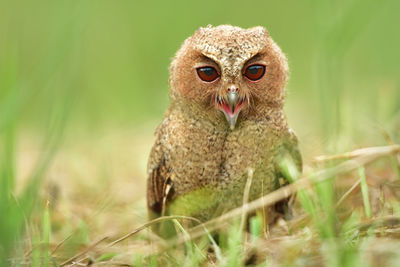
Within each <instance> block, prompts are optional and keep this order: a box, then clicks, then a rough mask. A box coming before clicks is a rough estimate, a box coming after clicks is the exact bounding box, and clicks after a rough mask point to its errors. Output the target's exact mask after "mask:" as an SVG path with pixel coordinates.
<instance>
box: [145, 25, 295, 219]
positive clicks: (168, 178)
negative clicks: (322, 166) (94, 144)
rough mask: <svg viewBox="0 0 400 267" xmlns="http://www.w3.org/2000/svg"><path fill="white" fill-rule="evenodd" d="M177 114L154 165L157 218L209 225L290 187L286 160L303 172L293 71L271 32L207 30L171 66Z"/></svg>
mask: <svg viewBox="0 0 400 267" xmlns="http://www.w3.org/2000/svg"><path fill="white" fill-rule="evenodd" d="M169 70H170V79H169V84H170V102H171V103H170V106H169V108H168V109H167V111H166V112H165V115H164V120H163V121H162V123H161V124H160V125H159V127H158V128H157V130H156V141H155V144H154V146H153V148H152V150H151V154H150V159H149V162H148V180H147V205H148V211H149V218H150V219H154V218H156V217H158V216H162V215H185V216H191V217H195V218H197V219H199V220H201V221H207V220H209V219H211V218H213V217H216V216H219V215H221V214H222V213H224V212H226V211H228V210H231V209H233V208H236V207H238V206H240V205H242V204H243V195H244V189H245V185H246V181H247V179H249V177H250V175H251V179H252V180H251V186H250V190H249V194H248V195H249V199H248V200H249V201H251V200H254V199H257V198H259V197H262V196H263V195H265V194H268V193H270V192H271V191H273V190H276V189H277V188H279V187H280V186H281V185H282V179H281V178H282V177H283V176H282V174H281V171H280V169H279V164H278V163H279V160H280V158H281V157H282V156H283V155H290V156H291V158H292V159H293V160H294V162H295V163H296V165H297V167H298V168H299V170H300V169H301V164H302V163H301V156H300V153H299V150H298V144H297V138H296V136H295V134H294V133H293V131H292V130H291V129H290V128H289V127H288V125H287V123H286V117H285V114H284V111H283V104H284V98H285V84H286V81H287V79H288V66H287V60H286V57H285V55H284V54H283V53H282V51H281V49H280V48H279V47H278V45H277V44H276V43H275V42H274V41H273V40H272V39H271V37H270V36H269V34H268V32H267V31H266V30H265V29H264V28H263V27H254V28H249V29H242V28H239V27H234V26H230V25H221V26H217V27H211V26H208V27H206V28H200V29H199V30H197V31H196V32H195V33H194V34H193V36H191V37H189V38H188V39H186V40H185V41H184V43H183V45H182V47H181V48H180V49H179V50H178V52H177V53H176V56H175V57H174V59H173V60H172V63H171V66H170V69H169Z"/></svg>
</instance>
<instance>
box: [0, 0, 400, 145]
mask: <svg viewBox="0 0 400 267" xmlns="http://www.w3.org/2000/svg"><path fill="white" fill-rule="evenodd" d="M399 11H400V2H399V1H395V0H386V1H372V0H366V1H360V0H353V1H344V0H337V1H317V0H308V1H306V0H304V1H251V2H246V1H208V0H204V1H196V2H195V1H191V2H189V1H173V2H172V1H133V0H132V1H128V0H120V1H115V0H114V1H111V0H98V1H78V0H58V1H50V0H45V1H43V0H40V1H23V0H14V1H1V2H0V101H1V102H0V119H1V116H3V120H0V121H3V124H4V123H5V122H4V121H5V120H4V118H5V114H6V113H7V114H9V113H12V111H17V112H14V113H13V114H16V115H15V116H18V118H19V119H20V123H19V125H20V126H21V127H22V128H29V129H34V130H39V131H40V130H41V129H43V127H44V125H46V123H45V121H46V120H47V119H48V116H49V114H50V113H51V112H54V110H57V109H58V108H59V107H60V106H62V105H63V103H64V104H65V99H70V98H72V101H70V102H68V104H67V105H68V108H69V109H70V112H71V113H70V116H69V127H68V128H67V129H68V132H72V133H77V132H85V133H89V134H90V133H91V132H93V131H94V130H96V129H101V128H110V129H111V128H112V127H115V128H132V127H133V128H135V127H138V126H139V125H142V124H145V123H147V122H151V125H152V127H153V126H154V127H155V125H156V124H157V123H158V122H159V121H161V118H162V114H163V112H164V110H165V109H166V107H167V106H168V66H169V63H170V60H171V58H172V57H173V56H174V53H175V52H176V50H177V49H178V48H179V46H180V45H181V43H182V42H183V40H184V39H185V38H187V37H188V36H190V35H191V34H192V33H193V32H194V31H195V30H196V29H198V28H199V27H200V26H206V25H207V24H212V25H218V24H233V25H238V26H241V27H251V26H256V25H262V26H265V27H266V28H267V29H268V31H269V32H270V34H271V36H272V37H273V38H274V40H275V41H276V42H277V43H278V44H279V45H280V46H281V48H282V50H283V51H284V52H285V53H286V54H287V56H288V59H289V66H290V70H291V78H290V82H289V84H288V87H287V90H288V97H287V99H288V100H287V104H286V110H287V113H288V118H289V122H290V124H291V126H292V127H293V128H294V129H295V130H296V131H297V132H298V134H299V135H300V138H301V139H302V140H303V141H302V142H303V146H311V147H312V146H314V145H317V144H319V145H318V146H322V147H325V148H328V150H331V149H334V150H338V149H339V150H341V147H343V148H348V147H349V146H350V147H352V146H354V145H355V146H357V145H362V144H364V145H365V144H367V143H369V142H371V145H372V144H378V143H379V142H381V141H379V139H378V140H377V139H375V135H380V132H379V129H380V128H385V129H386V130H387V131H389V132H390V134H391V135H392V137H393V138H395V139H396V138H397V137H396V136H395V135H396V132H397V130H398V129H399V128H398V126H396V125H398V124H399V119H398V118H399V113H398V111H399V107H400V65H399V62H400V50H399V47H400V35H399V30H398V26H399V25H400V16H399V15H398V13H399ZM10 99H14V101H10ZM10 102H11V103H13V104H9V103H10ZM1 103H3V104H1ZM6 103H8V104H7V105H6ZM396 114H397V115H396ZM396 118H397V119H396ZM366 136H368V137H366ZM364 139H365V140H364ZM316 140H318V141H316ZM338 140H340V142H339V143H340V145H338V142H337V141H338ZM382 140H383V139H382ZM382 142H383V141H382ZM332 144H333V145H332Z"/></svg>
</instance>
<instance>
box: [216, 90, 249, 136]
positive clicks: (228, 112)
mask: <svg viewBox="0 0 400 267" xmlns="http://www.w3.org/2000/svg"><path fill="white" fill-rule="evenodd" d="M215 102H216V105H217V107H218V109H219V110H221V111H222V112H223V113H224V115H225V118H226V120H227V121H228V123H229V127H230V128H231V130H233V129H235V125H236V121H237V119H238V117H239V113H240V111H241V110H242V108H243V107H244V105H245V103H246V97H240V96H239V90H238V88H237V87H236V86H234V85H231V86H229V87H228V92H227V94H226V97H221V96H218V95H217V96H216V97H215Z"/></svg>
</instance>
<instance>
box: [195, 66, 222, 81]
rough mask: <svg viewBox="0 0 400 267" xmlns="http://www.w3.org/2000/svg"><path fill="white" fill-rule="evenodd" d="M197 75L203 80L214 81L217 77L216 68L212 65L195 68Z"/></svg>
mask: <svg viewBox="0 0 400 267" xmlns="http://www.w3.org/2000/svg"><path fill="white" fill-rule="evenodd" d="M197 75H198V76H199V78H200V79H202V80H203V81H205V82H212V81H215V80H216V79H217V78H218V77H219V74H218V72H217V70H216V69H215V68H213V67H201V68H197Z"/></svg>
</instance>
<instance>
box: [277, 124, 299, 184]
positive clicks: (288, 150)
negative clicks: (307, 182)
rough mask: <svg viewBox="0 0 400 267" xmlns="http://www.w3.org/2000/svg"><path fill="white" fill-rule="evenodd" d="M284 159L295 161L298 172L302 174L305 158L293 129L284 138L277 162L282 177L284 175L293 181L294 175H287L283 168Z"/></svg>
mask: <svg viewBox="0 0 400 267" xmlns="http://www.w3.org/2000/svg"><path fill="white" fill-rule="evenodd" d="M283 160H289V163H293V165H294V167H295V168H296V170H297V172H298V173H299V174H301V172H302V170H303V160H302V157H301V153H300V149H299V142H298V140H297V136H296V135H295V133H294V132H293V131H292V130H291V129H289V130H288V131H287V132H286V134H285V136H284V138H283V142H282V146H281V150H280V152H279V154H278V157H277V159H276V162H275V165H276V169H277V171H278V173H279V174H280V175H281V177H284V178H285V179H286V180H287V181H288V182H289V181H291V178H294V177H287V176H288V175H287V173H286V171H284V170H283V167H284V166H282V163H283V162H282V161H283ZM286 163H287V161H286Z"/></svg>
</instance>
